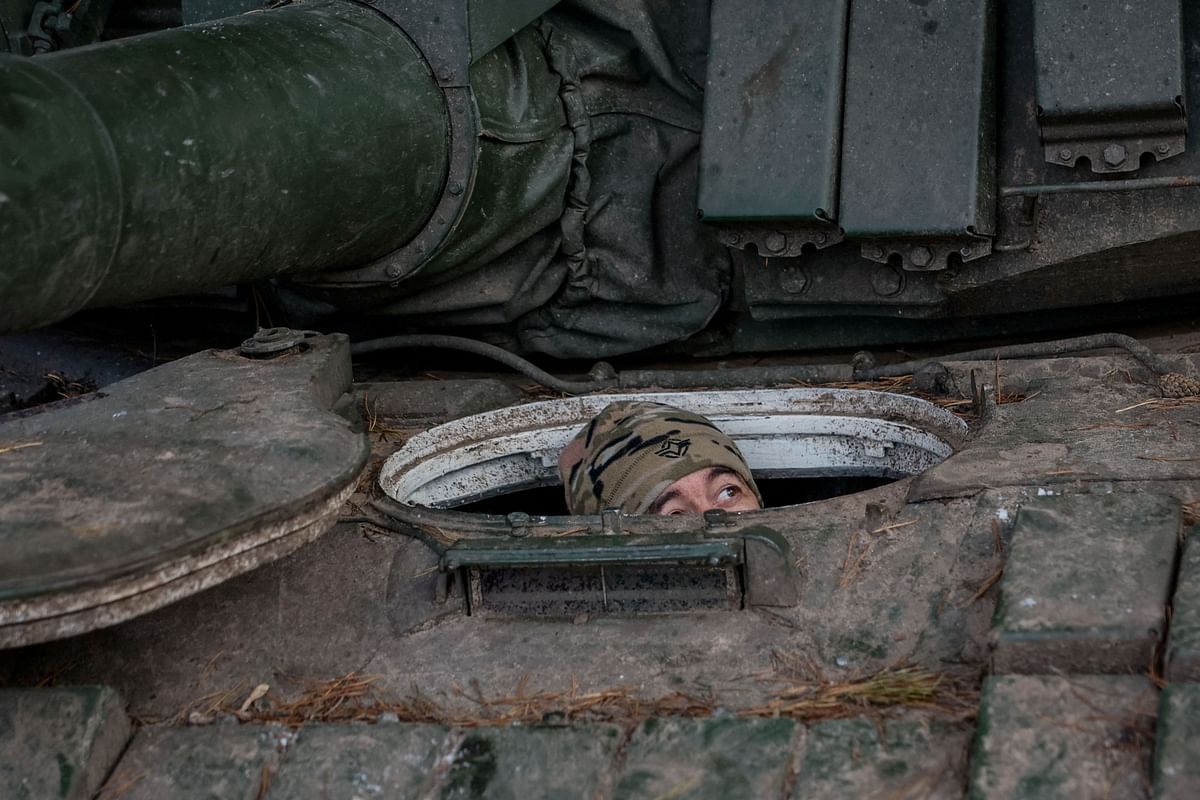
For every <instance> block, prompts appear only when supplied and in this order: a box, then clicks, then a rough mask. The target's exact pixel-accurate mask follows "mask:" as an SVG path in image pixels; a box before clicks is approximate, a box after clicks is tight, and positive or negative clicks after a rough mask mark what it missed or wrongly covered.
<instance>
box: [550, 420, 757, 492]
mask: <svg viewBox="0 0 1200 800" xmlns="http://www.w3.org/2000/svg"><path fill="white" fill-rule="evenodd" d="M575 440H576V441H582V443H583V450H584V453H583V459H582V460H581V461H580V462H579V463H577V464H575V465H574V466H573V467H571V472H570V475H569V476H568V478H567V481H568V491H567V498H568V505H569V507H570V510H571V513H572V514H599V513H600V510H601V509H604V508H620V509H621V510H622V511H624V512H625V513H627V514H644V513H646V511H647V510H649V508H650V506H651V505H653V503H654V501H655V500H656V499H658V496H659V495H660V494H662V493H663V491H664V490H665V489H666V488H667V487H668V486H670V485H671V484H672V483H674V482H675V481H677V480H679V479H680V478H683V477H685V476H687V475H691V474H692V473H693V472H698V471H699V470H702V469H708V468H709V467H727V468H728V469H730V470H732V471H733V472H735V473H736V474H737V475H738V476H740V477H741V479H742V480H744V481H745V482H746V485H747V486H748V487H750V490H751V491H753V492H754V494H755V496H757V497H758V499H759V502H760V503H761V502H762V496H761V495H760V494H759V491H758V487H757V486H756V485H755V484H754V478H753V476H751V474H750V467H749V466H748V465H747V464H746V460H745V459H744V458H742V454H741V453H740V452H739V451H738V449H737V445H735V444H734V443H733V440H732V439H730V438H729V437H728V436H726V435H725V434H724V433H722V432H721V431H720V430H718V429H717V427H716V426H715V425H713V424H712V423H711V422H709V421H708V420H707V419H705V418H704V417H702V416H700V415H699V414H693V413H691V412H690V411H684V410H683V409H679V408H675V407H673V406H668V405H663V404H661V403H647V402H638V401H630V400H626V401H622V402H617V403H611V404H610V405H608V406H607V407H605V409H604V410H603V411H601V412H600V413H599V414H597V415H596V418H595V419H593V420H592V421H591V423H590V424H589V425H588V426H587V427H586V428H584V429H583V430H582V431H580V432H579V434H578V435H577V436H576V437H575Z"/></svg>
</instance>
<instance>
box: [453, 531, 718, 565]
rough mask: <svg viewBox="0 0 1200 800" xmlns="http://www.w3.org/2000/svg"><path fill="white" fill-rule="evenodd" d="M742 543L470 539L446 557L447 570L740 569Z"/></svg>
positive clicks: (680, 538)
mask: <svg viewBox="0 0 1200 800" xmlns="http://www.w3.org/2000/svg"><path fill="white" fill-rule="evenodd" d="M741 560H742V543H741V540H740V539H734V538H730V539H706V538H702V537H698V536H692V535H687V534H682V535H670V534H667V535H659V536H637V535H623V536H569V537H563V538H561V539H555V538H538V539H517V538H510V539H470V540H464V541H462V542H459V543H458V544H456V545H454V546H453V547H451V548H450V549H449V550H447V551H446V554H445V556H443V558H442V563H443V566H444V568H445V569H458V568H460V567H525V566H554V565H580V566H586V565H593V564H644V563H672V564H707V565H710V566H717V565H718V564H738V563H741Z"/></svg>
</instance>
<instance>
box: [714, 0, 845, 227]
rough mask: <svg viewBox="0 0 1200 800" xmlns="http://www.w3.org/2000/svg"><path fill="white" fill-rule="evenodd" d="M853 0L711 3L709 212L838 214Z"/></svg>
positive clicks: (804, 217) (719, 218)
mask: <svg viewBox="0 0 1200 800" xmlns="http://www.w3.org/2000/svg"><path fill="white" fill-rule="evenodd" d="M849 5H850V4H849V2H848V0H836V2H830V1H829V0H802V2H795V3H774V2H768V0H756V2H752V3H749V4H747V3H744V2H733V0H721V1H720V2H715V3H714V4H713V8H712V26H711V30H712V34H711V36H712V39H711V45H710V49H709V63H708V78H707V82H706V89H705V96H704V132H703V136H702V139H701V155H700V189H699V192H700V194H699V207H700V209H701V210H702V213H703V215H704V219H705V220H706V221H708V222H734V221H759V220H789V221H802V222H825V221H828V220H831V219H834V218H836V217H837V202H838V201H837V180H838V163H839V157H840V143H841V130H842V81H843V72H844V67H845V58H846V22H847V17H848V13H849Z"/></svg>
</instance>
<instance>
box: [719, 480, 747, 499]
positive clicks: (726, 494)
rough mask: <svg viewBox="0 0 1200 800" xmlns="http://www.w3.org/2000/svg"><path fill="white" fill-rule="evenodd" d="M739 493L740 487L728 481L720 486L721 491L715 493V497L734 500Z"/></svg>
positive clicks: (740, 491)
mask: <svg viewBox="0 0 1200 800" xmlns="http://www.w3.org/2000/svg"><path fill="white" fill-rule="evenodd" d="M741 493H742V487H740V486H738V485H737V484H736V483H729V484H726V485H725V486H722V487H721V491H720V492H718V493H717V497H719V498H720V499H721V500H736V499H737V497H738V495H740V494H741Z"/></svg>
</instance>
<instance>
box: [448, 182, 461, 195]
mask: <svg viewBox="0 0 1200 800" xmlns="http://www.w3.org/2000/svg"><path fill="white" fill-rule="evenodd" d="M462 192H463V185H462V183H461V182H459V181H454V182H453V183H451V184H450V194H453V195H459V194H462Z"/></svg>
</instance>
